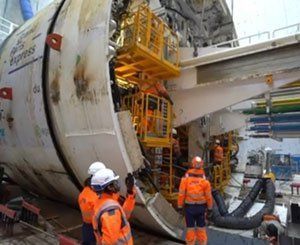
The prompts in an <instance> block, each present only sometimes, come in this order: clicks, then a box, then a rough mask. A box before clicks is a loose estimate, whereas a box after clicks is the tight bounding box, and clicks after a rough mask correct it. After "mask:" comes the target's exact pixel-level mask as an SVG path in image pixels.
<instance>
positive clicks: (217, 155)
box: [214, 145, 224, 162]
mask: <svg viewBox="0 0 300 245" xmlns="http://www.w3.org/2000/svg"><path fill="white" fill-rule="evenodd" d="M223 158H224V156H223V148H222V147H221V146H219V145H218V146H216V147H215V149H214V161H215V162H222V161H223Z"/></svg>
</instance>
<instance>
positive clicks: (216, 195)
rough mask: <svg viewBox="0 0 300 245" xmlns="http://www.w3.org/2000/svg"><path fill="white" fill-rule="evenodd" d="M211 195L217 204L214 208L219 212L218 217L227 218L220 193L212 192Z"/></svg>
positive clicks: (226, 211)
mask: <svg viewBox="0 0 300 245" xmlns="http://www.w3.org/2000/svg"><path fill="white" fill-rule="evenodd" d="M212 195H213V197H214V200H215V202H216V204H217V205H216V206H217V207H218V211H219V213H220V215H221V216H227V215H228V210H227V207H226V204H225V202H224V198H223V197H222V195H221V193H220V192H219V191H218V190H213V191H212ZM214 206H215V205H214Z"/></svg>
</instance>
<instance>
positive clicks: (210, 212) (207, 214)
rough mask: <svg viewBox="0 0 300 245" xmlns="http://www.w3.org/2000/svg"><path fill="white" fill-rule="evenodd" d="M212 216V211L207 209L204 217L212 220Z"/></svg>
mask: <svg viewBox="0 0 300 245" xmlns="http://www.w3.org/2000/svg"><path fill="white" fill-rule="evenodd" d="M212 217H213V212H212V210H211V209H207V213H206V218H207V219H208V220H212Z"/></svg>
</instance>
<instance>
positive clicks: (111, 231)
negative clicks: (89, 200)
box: [93, 191, 135, 245]
mask: <svg viewBox="0 0 300 245" xmlns="http://www.w3.org/2000/svg"><path fill="white" fill-rule="evenodd" d="M119 199H120V195H119V194H113V195H108V194H106V193H103V194H102V195H101V198H99V199H98V200H97V201H96V203H95V209H94V211H95V212H94V213H95V214H94V217H93V228H94V233H95V236H96V240H97V244H128V245H130V244H133V241H132V237H131V230H130V225H129V222H128V221H127V219H128V218H129V217H130V215H131V213H132V211H133V209H134V206H135V191H134V194H133V195H128V196H127V198H126V199H125V201H124V203H123V207H121V206H120V204H119V203H118V201H117V200H119Z"/></svg>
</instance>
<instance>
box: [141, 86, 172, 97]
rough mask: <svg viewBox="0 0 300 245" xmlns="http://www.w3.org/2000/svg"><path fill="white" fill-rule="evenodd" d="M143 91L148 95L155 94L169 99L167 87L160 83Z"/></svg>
mask: <svg viewBox="0 0 300 245" xmlns="http://www.w3.org/2000/svg"><path fill="white" fill-rule="evenodd" d="M142 90H143V92H144V93H147V94H154V95H157V96H162V97H164V98H166V99H168V98H169V95H168V91H167V90H166V88H165V86H164V85H163V84H162V83H160V82H157V83H154V84H151V85H150V86H148V87H145V88H143V89H142Z"/></svg>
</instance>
